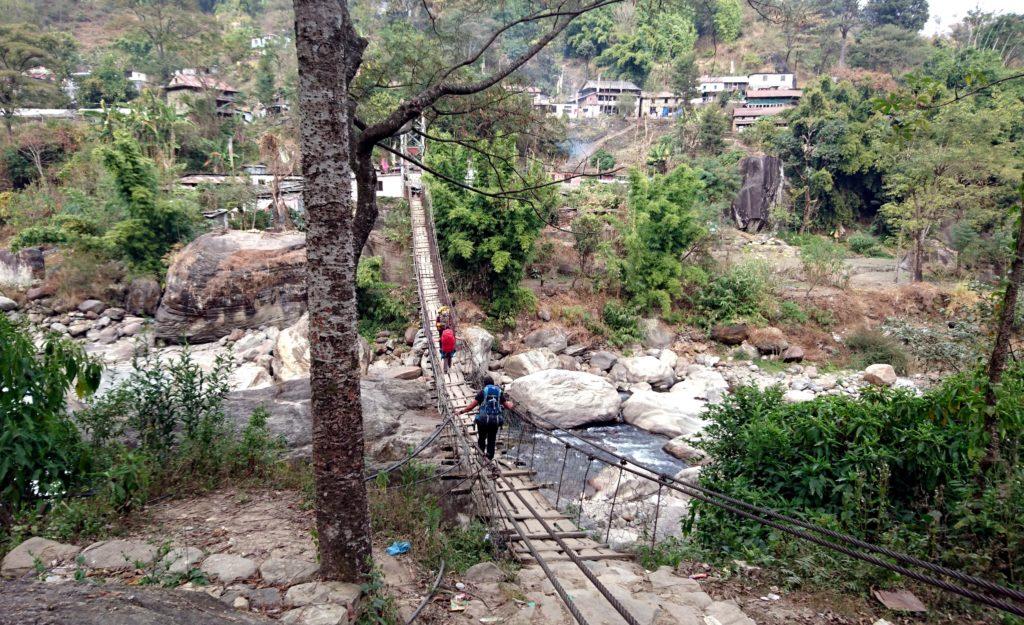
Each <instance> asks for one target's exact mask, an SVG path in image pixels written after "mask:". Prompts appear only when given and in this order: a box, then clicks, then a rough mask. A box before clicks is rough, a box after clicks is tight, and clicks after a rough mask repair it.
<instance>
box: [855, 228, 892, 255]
mask: <svg viewBox="0 0 1024 625" xmlns="http://www.w3.org/2000/svg"><path fill="white" fill-rule="evenodd" d="M846 244H847V245H849V246H850V250H851V251H852V252H853V253H854V254H860V255H861V256H885V250H883V249H882V245H881V244H880V243H879V241H878V238H877V237H875V236H873V235H870V234H868V233H867V232H854V233H853V234H851V235H850V236H849V237H847V238H846Z"/></svg>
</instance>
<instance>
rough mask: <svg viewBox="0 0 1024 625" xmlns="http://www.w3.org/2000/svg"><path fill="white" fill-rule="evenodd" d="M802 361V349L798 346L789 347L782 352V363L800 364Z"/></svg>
mask: <svg viewBox="0 0 1024 625" xmlns="http://www.w3.org/2000/svg"><path fill="white" fill-rule="evenodd" d="M803 359H804V348H802V347H800V346H799V345H790V346H789V347H787V348H786V351H784V352H782V362H801V361H803Z"/></svg>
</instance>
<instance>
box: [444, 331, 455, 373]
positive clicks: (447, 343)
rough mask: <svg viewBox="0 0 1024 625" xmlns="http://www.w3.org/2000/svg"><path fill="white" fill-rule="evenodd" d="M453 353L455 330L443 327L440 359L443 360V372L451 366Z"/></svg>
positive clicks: (446, 371)
mask: <svg viewBox="0 0 1024 625" xmlns="http://www.w3.org/2000/svg"><path fill="white" fill-rule="evenodd" d="M454 355H455V331H454V330H452V329H451V328H445V329H444V332H442V333H441V360H442V361H443V362H444V372H445V373H448V369H450V368H451V366H452V356H454Z"/></svg>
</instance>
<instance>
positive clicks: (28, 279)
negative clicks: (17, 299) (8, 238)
mask: <svg viewBox="0 0 1024 625" xmlns="http://www.w3.org/2000/svg"><path fill="white" fill-rule="evenodd" d="M45 275H46V264H45V262H44V261H43V251H42V250H40V249H39V248H37V247H29V248H25V249H23V250H19V251H17V252H8V251H7V250H0V284H6V285H10V286H16V287H21V288H28V287H29V286H31V284H32V279H33V278H35V279H42V278H44V277H45Z"/></svg>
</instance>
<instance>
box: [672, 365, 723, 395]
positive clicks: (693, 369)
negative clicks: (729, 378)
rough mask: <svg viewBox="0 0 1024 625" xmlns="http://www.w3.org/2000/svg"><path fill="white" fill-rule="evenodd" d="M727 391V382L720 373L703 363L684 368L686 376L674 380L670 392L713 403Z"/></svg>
mask: <svg viewBox="0 0 1024 625" xmlns="http://www.w3.org/2000/svg"><path fill="white" fill-rule="evenodd" d="M728 391H729V383H728V382H726V381H725V377H723V376H722V374H721V373H719V372H717V371H715V370H714V369H712V368H710V367H705V366H704V365H690V366H689V367H687V368H686V377H685V378H683V379H682V380H680V381H679V382H676V383H675V384H674V385H673V386H672V390H671V391H670V392H671V393H672V394H678V395H682V396H685V397H689V398H691V399H700V400H704V401H707V402H709V403H712V404H714V403H718V402H720V401H721V400H722V397H724V396H725V394H726V393H727V392H728Z"/></svg>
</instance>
